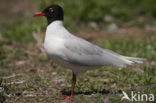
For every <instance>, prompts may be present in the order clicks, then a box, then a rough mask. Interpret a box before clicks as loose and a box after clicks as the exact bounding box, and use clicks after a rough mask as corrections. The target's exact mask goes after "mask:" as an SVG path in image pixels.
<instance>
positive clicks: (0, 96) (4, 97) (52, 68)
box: [0, 0, 156, 103]
mask: <svg viewBox="0 0 156 103" xmlns="http://www.w3.org/2000/svg"><path fill="white" fill-rule="evenodd" d="M120 1H122V0H120ZM134 1H135V0H133V1H132V2H130V4H133V2H134ZM143 1H144V0H143ZM50 2H51V1H50ZM55 2H59V3H60V4H61V5H63V6H64V7H66V10H65V13H66V23H65V26H66V25H67V23H69V21H70V22H71V20H72V19H71V18H70V17H73V18H75V17H79V18H75V19H76V20H75V21H74V22H75V23H71V25H70V26H68V28H69V29H70V30H73V27H77V26H78V25H81V24H80V23H79V20H81V19H82V18H84V19H83V20H84V22H85V23H86V22H89V21H97V22H98V21H99V20H101V19H103V17H104V15H103V14H101V12H100V11H101V10H102V11H103V8H102V7H103V6H102V5H106V6H108V7H109V6H112V5H114V4H112V3H111V1H106V2H104V1H101V2H102V3H100V2H96V3H97V4H96V6H98V7H99V8H96V7H94V8H93V9H91V11H90V12H86V11H85V10H86V7H87V8H92V5H93V4H94V1H92V2H91V4H87V6H86V7H81V6H84V5H83V4H86V3H83V2H82V0H81V1H80V2H79V3H78V4H77V3H74V5H73V4H72V3H71V4H70V2H68V3H66V5H65V4H64V3H61V2H60V1H55ZM66 2H67V1H66ZM84 2H85V1H84ZM48 3H49V2H48ZM48 3H46V2H43V3H41V4H42V5H41V8H43V7H44V6H45V5H46V4H48ZM116 3H117V5H116V6H113V8H112V9H110V10H111V11H109V10H108V11H107V13H104V14H109V13H111V14H112V15H111V16H113V17H116V18H117V19H120V20H125V18H127V16H129V15H130V14H133V11H134V8H135V7H133V9H131V10H130V9H127V8H126V9H123V8H125V6H122V7H121V8H122V9H120V8H119V7H120V3H118V2H116ZM139 3H140V2H139ZM150 3H151V2H150ZM33 4H34V3H33ZM39 4H40V3H38V5H39ZM107 4H109V5H107ZM99 5H100V6H99ZM126 5H129V4H128V2H127V4H126ZM139 5H141V4H139ZM142 5H143V4H142ZM148 5H149V4H147V6H148ZM153 5H154V3H153ZM71 6H75V8H78V7H81V9H77V10H78V11H77V12H75V9H73V10H74V12H73V10H71ZM126 7H129V6H126ZM137 7H138V5H137ZM152 7H154V6H152ZM116 8H118V9H116ZM142 8H144V5H143V6H142V7H141V10H142ZM69 9H70V10H71V11H70V12H68V11H69ZM105 9H107V8H105ZM87 10H90V9H87ZM127 11H128V12H127ZM143 11H144V10H143ZM94 12H95V13H97V12H98V14H97V15H92V14H94ZM129 12H130V14H129ZM146 12H148V11H146ZM75 13H76V14H75ZM86 13H87V16H86ZM127 13H128V15H127ZM153 14H154V9H153V10H152V11H151V12H150V14H149V15H153ZM18 15H19V14H18ZM18 15H17V16H18ZM31 16H32V15H31ZM84 16H85V17H84ZM132 16H134V15H130V16H129V18H128V19H131V18H133V17H132ZM8 20H9V18H7V19H4V20H3V22H2V21H1V22H2V23H1V25H0V26H2V27H1V28H0V30H1V31H0V78H2V80H1V81H0V87H2V88H4V91H3V92H0V102H2V101H6V103H25V102H28V103H60V102H67V101H60V95H61V94H62V93H67V94H70V91H71V76H72V72H71V71H70V70H68V69H65V68H63V67H60V66H57V65H55V64H53V63H52V62H51V61H50V60H49V59H48V58H47V56H46V55H45V54H44V53H42V52H41V51H40V50H39V48H38V46H37V43H36V41H35V39H34V38H33V36H32V33H33V32H36V31H37V30H38V31H39V32H38V31H37V33H40V34H42V32H44V31H45V29H46V28H45V27H46V24H45V23H44V21H45V19H42V18H38V19H37V20H36V19H33V18H32V17H30V18H23V17H21V16H20V17H19V19H18V20H17V19H15V20H13V21H12V22H8ZM87 20H88V21H87ZM150 20H153V19H150ZM152 22H155V21H152ZM103 23H104V22H103ZM108 24H109V23H108ZM84 27H87V25H86V24H85V26H84ZM143 27H144V26H141V27H140V29H139V30H140V32H141V35H139V36H136V35H138V32H136V31H135V30H134V29H131V30H130V31H133V32H130V31H127V32H126V33H128V34H129V32H130V33H131V34H133V35H132V36H129V35H126V36H121V35H122V33H121V34H120V32H118V33H117V35H119V37H117V38H116V37H115V36H112V35H109V34H112V32H107V33H108V34H106V33H105V32H104V33H103V34H102V37H100V36H98V34H99V32H97V33H96V34H95V36H94V37H95V38H93V39H92V41H91V42H93V43H95V44H97V45H99V46H100V47H103V48H107V49H111V50H113V51H115V52H117V53H119V54H122V55H127V56H134V57H142V58H146V59H147V61H146V62H145V63H144V64H140V65H138V64H136V65H134V66H129V67H127V68H122V69H121V68H117V67H101V68H98V69H96V70H93V71H87V72H86V73H83V74H79V75H78V77H77V84H76V88H75V97H74V98H72V100H71V101H72V103H103V101H104V99H107V100H108V103H117V102H120V100H121V97H122V96H121V95H122V91H123V90H124V91H125V92H126V93H128V94H129V95H130V92H131V91H135V92H144V93H147V94H149V93H152V94H156V87H152V85H153V84H156V78H155V75H156V70H155V69H156V68H155V65H156V62H155V61H156V58H155V57H156V42H155V40H156V36H155V34H156V32H155V31H152V30H151V31H147V30H144V28H143ZM80 28H82V27H80ZM136 28H137V27H136ZM83 29H84V28H82V30H83ZM123 29H124V30H127V29H126V28H123ZM73 31H74V30H73ZM84 31H85V30H84ZM104 31H105V30H104ZM113 33H114V34H116V32H113ZM126 33H125V34H126ZM84 34H87V33H84ZM88 34H90V32H89V33H88ZM105 35H107V36H105ZM83 37H85V35H83ZM21 81H22V82H21ZM9 94H10V95H11V97H8V95H9ZM123 103H130V102H129V101H127V100H124V101H123ZM145 103H146V102H145Z"/></svg>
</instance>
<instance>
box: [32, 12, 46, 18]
mask: <svg viewBox="0 0 156 103" xmlns="http://www.w3.org/2000/svg"><path fill="white" fill-rule="evenodd" d="M44 15H45V13H42V12H38V13H35V14H34V17H37V16H44Z"/></svg>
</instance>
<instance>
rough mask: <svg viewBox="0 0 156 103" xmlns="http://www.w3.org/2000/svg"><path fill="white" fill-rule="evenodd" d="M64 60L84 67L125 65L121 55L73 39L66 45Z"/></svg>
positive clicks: (81, 40)
mask: <svg viewBox="0 0 156 103" xmlns="http://www.w3.org/2000/svg"><path fill="white" fill-rule="evenodd" d="M64 46H65V50H63V52H64V60H66V61H68V62H70V63H73V64H77V65H83V66H104V65H115V66H118V65H119V66H120V64H121V66H122V65H123V62H124V61H123V60H122V59H120V58H119V57H120V55H119V54H117V53H115V52H113V51H110V50H107V49H102V48H100V47H98V46H96V45H94V44H91V43H89V42H88V41H86V40H84V39H81V38H72V39H70V40H68V41H66V42H65V43H64Z"/></svg>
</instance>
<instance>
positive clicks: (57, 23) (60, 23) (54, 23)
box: [47, 20, 64, 28]
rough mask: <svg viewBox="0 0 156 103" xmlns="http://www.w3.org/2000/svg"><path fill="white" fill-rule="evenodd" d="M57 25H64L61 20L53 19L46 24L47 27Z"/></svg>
mask: <svg viewBox="0 0 156 103" xmlns="http://www.w3.org/2000/svg"><path fill="white" fill-rule="evenodd" d="M57 26H64V24H63V21H62V20H56V21H53V22H52V23H51V24H49V25H48V26H47V28H49V27H50V28H51V27H57Z"/></svg>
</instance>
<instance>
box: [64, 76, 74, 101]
mask: <svg viewBox="0 0 156 103" xmlns="http://www.w3.org/2000/svg"><path fill="white" fill-rule="evenodd" d="M72 82H73V83H72V91H71V95H70V96H67V95H63V98H61V100H66V99H71V98H72V97H73V96H74V88H75V84H76V74H74V73H73V77H72Z"/></svg>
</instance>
